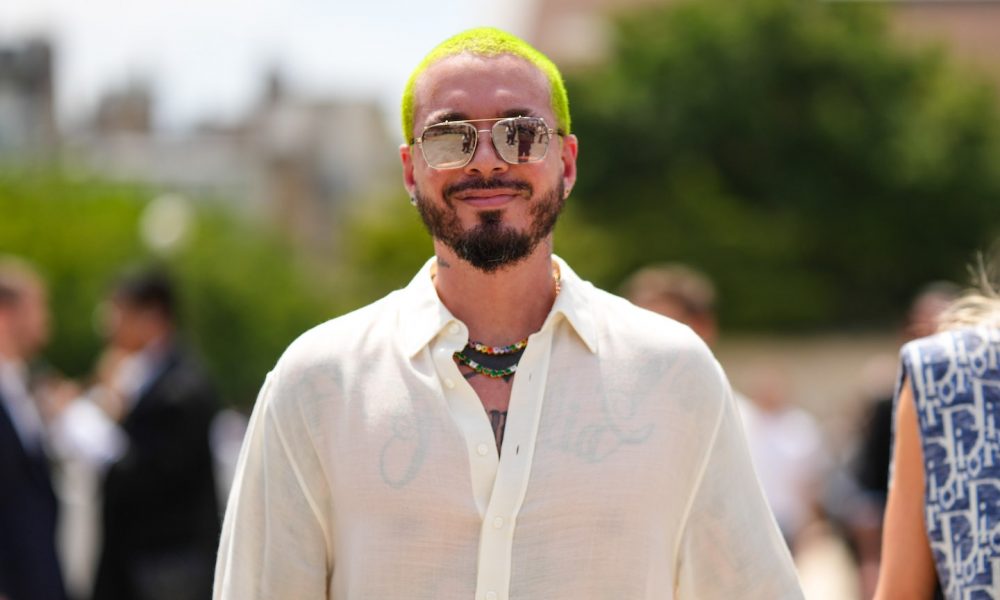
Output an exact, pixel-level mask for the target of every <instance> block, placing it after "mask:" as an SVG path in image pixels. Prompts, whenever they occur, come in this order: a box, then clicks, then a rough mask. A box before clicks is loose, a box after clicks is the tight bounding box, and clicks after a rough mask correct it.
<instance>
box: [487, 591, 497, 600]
mask: <svg viewBox="0 0 1000 600" xmlns="http://www.w3.org/2000/svg"><path fill="white" fill-rule="evenodd" d="M486 600H497V593H496V592H486Z"/></svg>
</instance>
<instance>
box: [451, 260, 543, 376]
mask: <svg viewBox="0 0 1000 600" xmlns="http://www.w3.org/2000/svg"><path fill="white" fill-rule="evenodd" d="M432 266H436V265H432ZM434 275H436V269H434V270H432V272H431V278H432V279H433V277H434ZM552 281H553V285H554V286H555V292H556V294H555V295H556V296H558V295H559V292H560V291H562V274H561V273H560V272H559V264H558V263H556V262H555V261H553V262H552ZM527 346H528V338H524V339H523V340H521V341H518V342H514V343H513V344H509V345H507V346H488V345H486V344H483V343H481V342H474V341H470V342H469V343H468V344H466V345H465V348H463V349H462V350H459V351H458V352H455V353H454V354H453V355H452V356H453V357H454V358H455V360H456V361H458V362H459V363H461V364H463V365H465V366H467V367H469V368H470V369H472V370H473V371H475V372H476V373H479V374H480V375H485V376H486V377H490V378H492V379H503V378H504V377H510V376H512V375H513V374H514V373H516V372H517V365H518V364H519V363H520V361H521V357H520V354H521V353H523V352H524V349H525V348H526V347H527ZM467 352H468V353H472V352H478V353H479V354H483V355H486V356H511V355H515V354H516V355H518V356H517V357H516V358H515V360H514V363H513V364H511V365H509V366H506V367H488V366H486V365H483V364H481V363H480V362H478V361H476V360H475V359H473V358H471V357H469V356H468V355H467Z"/></svg>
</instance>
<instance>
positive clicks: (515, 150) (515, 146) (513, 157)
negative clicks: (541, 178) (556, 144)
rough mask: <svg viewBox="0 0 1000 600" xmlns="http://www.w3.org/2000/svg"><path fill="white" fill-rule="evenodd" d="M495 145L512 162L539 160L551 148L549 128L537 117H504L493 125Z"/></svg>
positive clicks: (506, 159)
mask: <svg viewBox="0 0 1000 600" xmlns="http://www.w3.org/2000/svg"><path fill="white" fill-rule="evenodd" d="M493 145H494V146H496V149H497V152H498V153H499V154H500V157H501V158H503V159H504V160H505V161H507V162H509V163H511V164H517V163H526V162H535V161H539V160H542V159H543V158H545V152H546V150H548V148H549V130H548V127H547V126H546V124H545V121H543V120H542V119H539V118H537V117H517V118H514V119H504V120H502V121H497V123H496V125H494V126H493Z"/></svg>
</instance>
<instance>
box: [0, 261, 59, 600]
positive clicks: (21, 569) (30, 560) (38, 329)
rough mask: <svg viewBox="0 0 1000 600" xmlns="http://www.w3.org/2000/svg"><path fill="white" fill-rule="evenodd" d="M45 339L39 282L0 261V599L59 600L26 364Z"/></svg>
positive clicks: (17, 265)
mask: <svg viewBox="0 0 1000 600" xmlns="http://www.w3.org/2000/svg"><path fill="white" fill-rule="evenodd" d="M47 339H48V309H47V302H46V294H45V286H44V284H43V283H42V281H41V279H40V278H39V277H38V276H37V275H36V274H35V273H34V272H33V271H32V270H31V269H30V267H28V266H27V265H24V264H23V263H21V262H20V261H16V260H14V259H9V258H3V259H0V598H2V599H3V600H65V598H66V592H65V588H64V586H63V579H62V573H61V570H60V566H59V561H58V558H57V554H56V516H57V515H56V513H57V507H58V503H57V501H56V495H55V493H54V492H53V489H52V482H51V480H50V478H49V463H48V457H47V456H46V453H45V446H44V437H45V434H44V426H43V424H42V419H41V415H40V413H39V410H38V407H37V405H36V404H35V401H34V399H33V398H32V396H31V394H30V392H29V386H28V378H27V363H28V361H29V360H30V359H31V358H32V357H33V356H34V355H35V354H36V353H37V352H38V351H39V350H40V349H41V348H42V346H43V345H44V344H45V342H46V341H47Z"/></svg>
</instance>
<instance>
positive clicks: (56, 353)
mask: <svg viewBox="0 0 1000 600" xmlns="http://www.w3.org/2000/svg"><path fill="white" fill-rule="evenodd" d="M153 195H154V192H153V191H152V190H149V189H146V188H144V187H142V186H137V185H125V184H112V183H109V182H107V181H102V180H99V179H94V178H90V177H86V176H73V175H69V174H66V173H61V172H52V171H33V172H29V171H24V170H4V171H0V214H3V215H4V218H3V219H0V253H4V254H15V255H18V256H21V257H23V258H25V259H27V260H29V261H31V262H32V263H34V264H35V265H36V266H37V267H38V268H39V269H40V270H41V272H42V274H43V276H44V277H45V278H46V280H47V282H48V283H49V286H50V302H51V306H52V312H53V319H54V325H55V330H54V337H53V339H52V341H51V343H50V345H49V347H48V349H47V350H46V353H45V354H46V358H47V360H49V361H50V362H51V363H52V364H53V365H54V366H55V367H56V368H58V369H60V370H62V371H64V372H66V373H67V374H69V375H72V376H75V377H85V376H86V375H87V374H88V373H89V372H90V370H91V368H92V367H93V363H94V361H95V360H96V358H97V356H98V353H99V352H100V351H101V346H102V341H101V339H100V336H99V334H98V328H97V327H96V326H95V325H96V322H97V319H95V314H96V310H95V309H96V307H97V306H98V304H99V303H100V302H101V301H102V300H103V299H104V297H105V295H106V294H107V291H108V287H109V285H110V284H111V283H112V282H113V280H114V277H115V276H117V275H118V274H119V273H120V272H121V271H122V269H123V268H124V267H126V266H134V265H142V264H150V263H159V264H163V265H165V266H166V267H167V268H168V269H169V270H170V271H172V272H173V274H174V276H175V279H176V280H177V283H178V288H179V295H180V299H181V305H182V306H181V331H182V335H183V336H184V337H185V338H186V340H187V341H189V342H190V343H191V344H192V345H193V346H194V347H195V348H196V349H197V350H198V351H199V352H200V354H201V355H202V357H203V358H204V359H205V362H206V363H207V364H208V366H209V368H210V370H211V372H212V373H213V374H214V375H215V379H216V382H217V383H218V386H219V388H220V390H221V391H222V392H223V395H224V397H225V398H226V399H227V400H228V401H230V402H231V403H233V404H236V405H241V406H248V405H249V404H250V403H252V401H253V399H254V397H255V396H256V393H257V390H258V389H259V387H260V385H261V383H262V382H263V379H264V374H265V373H266V372H267V371H268V370H269V369H270V368H271V367H272V366H273V365H274V363H275V361H276V360H277V358H278V356H279V355H280V354H281V351H282V350H283V349H284V348H285V347H286V346H287V345H288V344H289V343H290V342H291V341H292V340H293V339H294V338H295V337H296V336H297V335H299V334H300V333H301V332H303V331H305V330H306V329H308V328H309V327H311V326H313V325H315V324H317V323H320V322H322V321H324V320H326V319H329V318H331V317H333V316H335V315H336V314H337V313H338V312H339V310H340V307H341V306H342V304H338V302H339V298H338V297H337V295H336V294H335V291H336V290H335V288H334V285H333V280H332V279H331V277H330V276H329V274H328V273H329V271H328V270H326V269H323V268H322V267H321V266H320V265H316V264H311V263H309V262H308V261H307V260H306V259H305V258H303V257H301V256H300V255H299V254H298V253H297V252H295V251H293V249H292V247H291V245H290V244H289V242H288V241H287V240H285V239H283V238H282V237H280V236H278V235H277V234H275V233H274V232H271V231H268V230H266V229H264V228H262V227H261V226H259V225H256V224H253V223H250V222H247V221H245V220H241V219H239V218H237V217H235V216H234V215H231V214H229V213H227V212H224V211H222V210H220V209H211V208H209V207H208V206H200V207H199V208H198V209H197V210H196V211H195V217H194V222H193V226H192V230H191V231H190V232H189V233H188V235H187V236H186V237H185V238H184V240H183V243H182V244H181V245H180V246H179V248H178V249H177V250H176V251H175V252H174V253H172V254H169V255H167V256H158V255H155V254H154V253H153V252H151V251H150V250H149V249H148V248H147V247H146V246H145V245H144V244H143V242H142V240H141V239H140V235H139V223H140V219H141V218H142V216H143V211H144V210H145V208H146V205H147V201H148V200H149V199H151V198H152V197H153Z"/></svg>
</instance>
